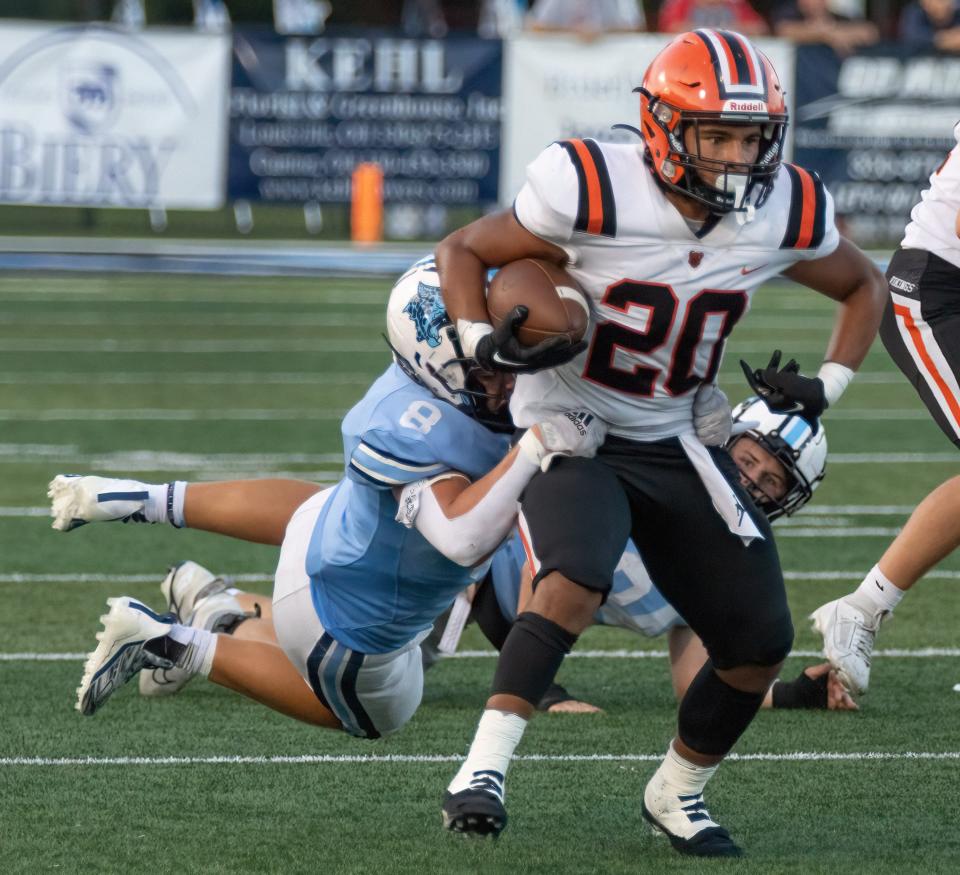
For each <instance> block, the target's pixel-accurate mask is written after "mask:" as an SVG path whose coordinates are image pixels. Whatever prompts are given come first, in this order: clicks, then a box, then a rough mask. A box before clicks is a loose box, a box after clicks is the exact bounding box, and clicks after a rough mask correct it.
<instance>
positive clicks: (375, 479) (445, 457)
mask: <svg viewBox="0 0 960 875" xmlns="http://www.w3.org/2000/svg"><path fill="white" fill-rule="evenodd" d="M342 432H343V447H344V458H345V462H346V478H345V479H344V480H342V481H341V482H340V483H339V484H338V485H337V487H336V488H335V490H334V492H333V494H332V495H331V496H330V499H329V500H328V501H327V503H326V505H325V506H324V509H323V511H322V513H321V515H320V517H319V519H318V520H317V524H316V527H315V529H314V531H313V535H312V537H311V539H310V545H309V548H308V551H307V564H306V570H307V573H308V574H309V575H310V579H311V587H312V593H313V604H314V607H315V608H316V611H317V614H318V616H319V617H320V622H321V623H322V624H323V626H324V628H325V629H326V631H327V632H329V633H330V634H331V635H332V636H333V637H334V638H336V639H337V640H338V641H340V642H342V643H343V644H345V645H346V646H347V647H349V648H351V649H353V650H358V651H361V652H363V653H386V652H388V651H391V650H397V649H399V648H400V647H402V646H403V645H405V644H407V643H408V642H410V641H411V640H412V639H413V638H414V637H416V635H417V634H418V633H420V632H422V631H423V630H425V629H427V628H429V626H430V625H431V623H433V621H434V620H435V619H436V618H437V616H438V615H439V614H441V613H442V612H443V611H444V610H445V609H446V608H447V607H448V606H449V605H450V603H451V602H452V601H453V599H454V597H455V596H456V594H457V593H458V592H459V591H460V590H461V589H463V588H464V587H465V586H467V585H468V584H470V583H472V582H474V581H476V580H479V579H481V578H482V577H483V576H484V574H485V573H486V570H487V568H488V566H489V563H484V564H483V565H482V566H478V567H476V568H463V567H462V566H460V565H457V564H456V563H455V562H451V561H450V560H449V559H447V558H446V557H445V556H443V555H442V554H441V553H440V552H439V551H438V550H437V549H436V548H435V547H433V546H432V545H431V544H430V543H429V542H428V541H427V540H426V538H424V537H423V535H421V534H420V533H419V532H418V531H417V530H416V529H408V528H406V527H405V526H403V525H402V524H401V523H399V522H397V521H396V520H395V515H396V513H397V501H396V499H395V498H394V496H393V492H392V489H393V487H395V486H400V485H403V484H406V483H412V482H414V481H416V480H420V479H424V478H429V477H434V476H436V475H437V474H441V473H443V472H444V471H461V472H463V473H464V474H466V475H467V476H468V477H469V478H470V479H471V480H476V479H477V478H479V477H481V476H482V475H484V474H486V473H487V472H488V471H489V470H490V469H491V468H493V467H494V466H495V465H496V464H497V463H498V462H499V461H500V460H501V459H502V458H503V456H504V455H505V453H506V452H507V450H508V448H509V442H508V440H507V438H506V437H505V436H504V435H498V434H495V433H494V432H492V431H490V430H489V429H487V428H484V427H483V426H482V425H480V424H479V423H478V422H477V421H476V420H474V419H471V418H470V417H469V416H467V415H466V414H465V413H462V412H461V411H459V410H457V408H455V407H454V406H453V405H452V404H448V403H446V402H445V401H441V400H439V399H438V398H436V397H435V396H434V395H432V394H431V393H430V392H429V391H428V390H427V389H425V388H424V387H423V386H420V385H418V384H417V383H415V382H413V380H411V379H410V378H409V377H408V376H407V375H406V374H404V373H403V371H402V370H401V369H400V368H399V367H398V366H396V365H391V366H390V367H389V368H388V369H387V371H386V372H385V373H384V374H383V375H382V376H381V377H380V378H379V379H378V380H377V381H376V382H375V383H374V384H373V386H371V387H370V390H369V391H368V392H367V394H366V395H365V396H364V398H363V399H362V400H361V401H360V402H359V403H358V404H357V405H356V406H355V407H354V408H353V409H352V410H351V411H350V412H349V413H348V414H347V416H346V418H345V419H344V420H343V425H342Z"/></svg>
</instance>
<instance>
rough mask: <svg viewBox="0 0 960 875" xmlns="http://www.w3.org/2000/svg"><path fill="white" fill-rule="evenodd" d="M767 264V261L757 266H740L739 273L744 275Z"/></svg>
mask: <svg viewBox="0 0 960 875" xmlns="http://www.w3.org/2000/svg"><path fill="white" fill-rule="evenodd" d="M767 264H769V262H765V263H764V264H761V265H759V266H757V267H751V268H746V267H741V268H740V273H742V274H743V275H744V276H746V275H747V274H748V273H755V272H756V271H758V270H760V268H761V267H766V266H767Z"/></svg>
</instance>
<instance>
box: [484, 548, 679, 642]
mask: <svg viewBox="0 0 960 875" xmlns="http://www.w3.org/2000/svg"><path fill="white" fill-rule="evenodd" d="M526 561H527V560H526V555H525V554H524V552H523V544H522V543H521V541H520V536H519V535H518V534H516V533H514V535H513V536H512V537H510V538H509V539H507V540H506V541H505V542H504V543H503V545H502V546H501V547H500V549H499V550H497V552H496V553H495V554H494V556H493V563H492V565H491V568H490V571H491V577H492V579H493V588H494V592H495V593H496V596H497V604H499V606H500V610H501V612H502V613H503V615H504V616H505V617H506V618H507V619H508V620H510V621H511V622H513V621H514V620H515V619H516V617H517V600H518V598H519V595H520V575H521V572H522V571H523V566H524V563H525V562H526ZM593 621H594V623H597V624H598V625H601V626H619V627H620V628H622V629H630V630H631V631H633V632H639V633H640V634H641V635H646V636H648V637H650V638H654V637H656V636H658V635H662V634H663V633H664V632H666V631H667V630H668V629H671V628H672V627H673V626H685V625H686V623H685V622H684V620H683V618H682V617H681V616H680V615H679V614H678V613H677V612H676V611H675V610H674V609H673V607H672V606H671V605H670V603H669V602H668V601H667V600H666V599H665V598H664V597H663V595H662V594H661V593H660V590H658V589H657V588H656V587H655V586H654V585H653V581H652V580H651V579H650V575H649V574H648V573H647V569H646V568H645V567H644V564H643V562H642V561H641V559H640V554H639V553H638V552H637V548H636V547H635V546H634V543H633V541H632V540H630V541H627V546H626V549H625V550H624V553H623V556H621V557H620V561H619V562H618V563H617V570H616V573H615V574H614V576H613V590H612V591H611V592H610V596H609V597H608V598H607V601H606V602H605V603H604V604H603V606H602V607H600V608H599V609H598V610H597V613H596V615H595V616H594V618H593Z"/></svg>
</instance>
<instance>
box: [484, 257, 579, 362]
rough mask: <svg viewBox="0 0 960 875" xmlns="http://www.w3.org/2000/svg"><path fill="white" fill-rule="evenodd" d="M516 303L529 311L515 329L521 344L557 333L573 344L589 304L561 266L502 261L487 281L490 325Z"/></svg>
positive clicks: (536, 260) (532, 343) (533, 261)
mask: <svg viewBox="0 0 960 875" xmlns="http://www.w3.org/2000/svg"><path fill="white" fill-rule="evenodd" d="M518 304H523V305H524V306H525V307H526V308H527V309H528V310H529V311H530V314H529V315H528V316H527V321H526V322H524V323H523V325H521V326H520V329H519V330H518V331H517V339H518V340H519V341H520V343H522V344H523V345H524V346H535V345H536V344H538V343H540V341H542V340H546V339H547V338H549V337H557V336H559V335H564V336H566V337H568V338H569V339H570V342H571V343H576V342H577V341H578V340H580V338H582V337H583V335H584V333H585V332H586V330H587V323H588V322H589V321H590V305H589V303H587V296H586V294H585V293H584V291H583V289H582V288H581V287H580V284H579V283H578V282H577V281H576V280H575V279H574V278H573V277H572V276H570V274H568V273H567V272H566V271H565V270H563V268H560V267H557V265H555V264H551V263H550V262H549V261H542V260H540V259H539V258H523V259H521V260H520V261H512V262H510V264H505V265H504V266H503V267H501V268H500V270H498V271H497V273H496V274H494V277H493V279H492V280H491V281H490V286H489V288H488V289H487V311H488V312H489V313H490V321H491V322H492V324H493V325H494V326H497V325H499V324H500V323H501V322H502V321H503V320H504V319H505V318H506V317H507V315H508V314H509V313H510V311H511V310H512V309H513V308H514V307H516V306H517V305H518Z"/></svg>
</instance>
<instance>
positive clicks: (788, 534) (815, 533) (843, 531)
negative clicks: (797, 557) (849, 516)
mask: <svg viewBox="0 0 960 875" xmlns="http://www.w3.org/2000/svg"><path fill="white" fill-rule="evenodd" d="M898 534H900V528H899V527H898V526H858V527H857V526H851V527H850V528H840V529H835V528H833V527H831V526H824V527H818V526H809V527H806V528H800V527H797V528H791V527H790V526H784V527H782V528H779V529H777V538H892V537H894V536H895V535H898Z"/></svg>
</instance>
